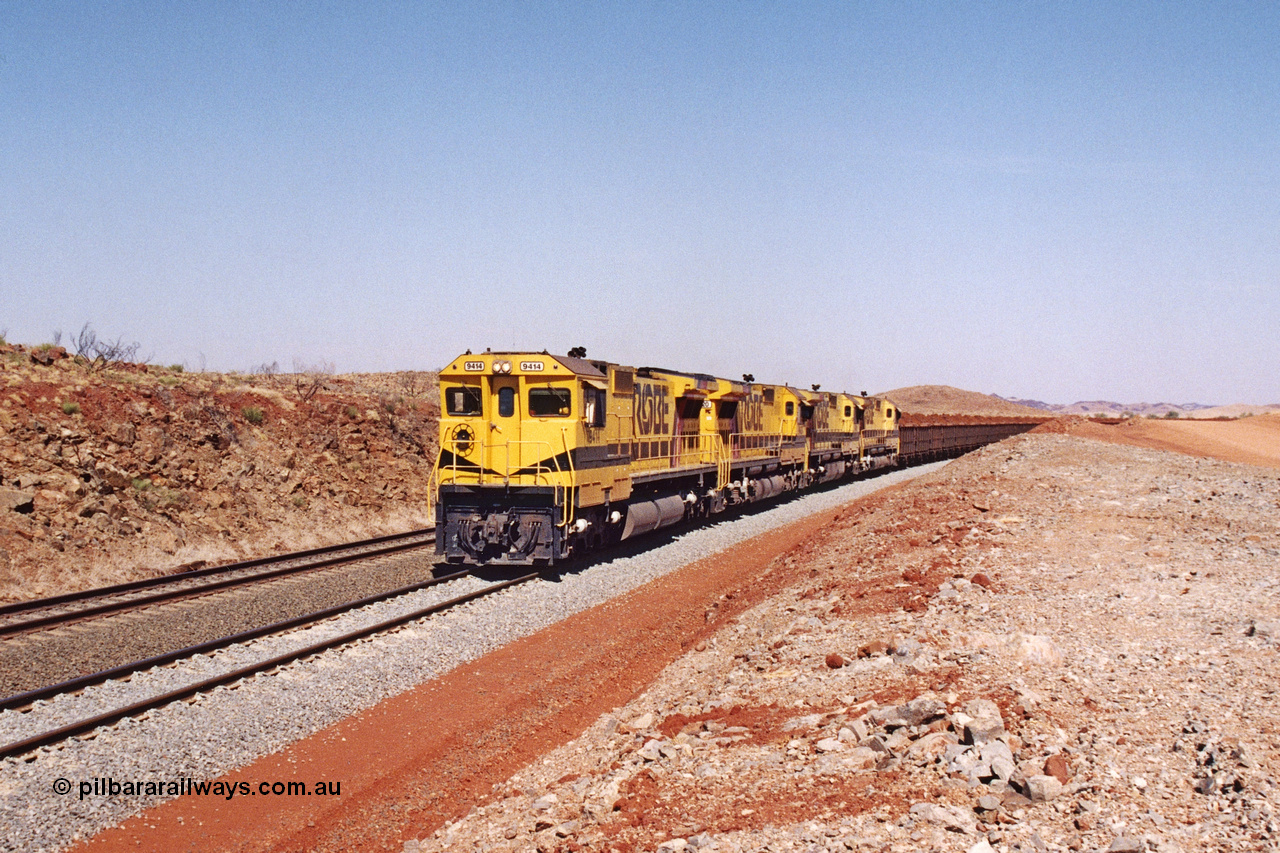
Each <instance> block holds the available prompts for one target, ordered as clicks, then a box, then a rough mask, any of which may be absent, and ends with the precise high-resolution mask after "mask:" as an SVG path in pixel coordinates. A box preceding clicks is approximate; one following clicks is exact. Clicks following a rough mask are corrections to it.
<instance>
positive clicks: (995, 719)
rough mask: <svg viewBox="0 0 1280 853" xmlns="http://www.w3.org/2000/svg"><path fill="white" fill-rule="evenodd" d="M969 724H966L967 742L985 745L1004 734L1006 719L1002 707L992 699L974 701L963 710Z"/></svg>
mask: <svg viewBox="0 0 1280 853" xmlns="http://www.w3.org/2000/svg"><path fill="white" fill-rule="evenodd" d="M962 710H963V711H964V713H965V715H966V716H968V717H969V718H970V719H969V722H968V723H966V724H965V727H964V735H965V740H966V741H967V742H968V743H972V744H984V743H986V742H988V741H992V740H995V739H996V738H998V737H1000V736H1001V735H1003V734H1004V718H1003V717H1001V716H1000V707H999V706H998V705H996V703H995V702H992V701H991V700H990V699H974V700H972V701H971V702H969V703H968V704H966V705H965V706H964V708H963V709H962Z"/></svg>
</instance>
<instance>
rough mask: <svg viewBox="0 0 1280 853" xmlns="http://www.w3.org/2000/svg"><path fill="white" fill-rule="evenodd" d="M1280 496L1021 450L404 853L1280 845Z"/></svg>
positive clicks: (832, 562)
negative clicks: (1279, 517)
mask: <svg viewBox="0 0 1280 853" xmlns="http://www.w3.org/2000/svg"><path fill="white" fill-rule="evenodd" d="M1278 502H1280V477H1278V476H1277V474H1276V472H1275V471H1271V470H1266V469H1256V468H1248V467H1244V466H1237V465H1232V464H1228V463H1223V462H1217V461H1213V460H1204V459H1195V458H1190V457H1185V456H1180V455H1176V454H1170V453H1163V452H1158V451H1151V450H1143V449H1136V448H1132V447H1123V446H1116V445H1108V444H1103V443H1100V442H1094V441H1088V440H1084V439H1078V438H1073V437H1068V436H1061V435H1027V436H1022V437H1019V438H1016V439H1013V440H1010V441H1008V442H1005V443H1002V444H1000V445H997V446H993V447H990V448H986V449H984V450H982V451H979V452H977V453H975V454H971V455H970V456H969V457H966V458H965V459H962V460H958V461H957V462H954V463H952V465H950V466H948V467H947V468H945V469H943V470H942V471H940V472H938V473H936V474H932V475H929V476H927V477H923V478H921V479H920V480H918V481H916V482H915V483H912V484H910V485H908V486H905V487H903V488H902V489H900V490H896V491H894V492H893V493H891V494H887V495H885V496H884V497H883V498H881V499H877V500H873V501H871V502H870V503H869V504H868V506H867V508H866V509H865V510H863V511H862V512H859V513H846V514H845V515H843V517H841V518H839V519H838V520H837V521H836V522H835V528H836V529H835V532H834V533H833V535H832V536H831V537H830V538H829V539H828V541H826V542H825V543H824V544H820V545H818V546H816V547H814V548H802V549H798V550H797V551H796V552H793V553H791V554H789V555H787V556H786V557H784V558H782V560H781V565H780V566H779V569H783V568H785V569H786V570H787V571H788V572H797V573H798V575H797V576H799V577H803V578H804V581H803V582H802V583H800V584H798V585H795V586H793V587H791V588H790V589H788V590H787V592H786V593H784V594H781V595H777V596H774V597H772V598H770V599H769V600H767V601H766V602H764V603H762V604H760V605H758V606H756V607H754V608H752V609H751V610H749V611H747V612H746V613H744V614H743V615H742V616H741V617H739V618H738V619H736V620H735V621H734V622H733V624H731V625H730V626H728V627H726V628H724V629H722V630H720V631H718V632H717V633H715V634H714V635H713V636H712V637H710V639H709V640H707V641H705V642H701V643H699V644H698V645H696V646H695V647H693V648H691V649H690V650H689V652H688V653H687V654H685V655H684V656H683V657H682V658H681V659H679V660H678V661H676V662H675V663H674V664H672V665H671V666H669V667H668V668H667V669H666V670H665V671H664V672H663V674H662V676H661V677H660V678H659V679H658V680H657V681H656V682H655V683H653V684H652V686H651V688H650V689H649V690H648V691H647V692H646V693H644V694H643V695H641V696H639V697H638V698H636V699H635V700H634V701H633V702H631V703H630V704H628V705H627V706H625V707H622V708H618V709H616V710H615V711H614V712H613V713H611V714H608V715H605V716H604V717H602V718H600V719H599V720H598V721H597V722H596V723H595V724H594V725H593V726H592V727H591V728H590V729H588V730H587V731H586V732H585V733H584V734H583V735H582V736H580V737H579V738H577V739H576V740H574V741H573V742H571V743H569V744H568V745H566V746H565V747H563V748H561V749H559V750H556V751H555V752H553V753H551V754H549V755H546V756H544V757H543V758H542V760H540V761H538V762H536V763H534V764H532V765H530V766H529V767H527V768H526V769H525V770H523V771H521V772H520V773H518V774H517V775H516V776H514V777H512V778H511V779H509V780H508V781H507V782H505V783H503V784H500V785H498V786H497V787H496V789H495V790H494V793H493V797H492V799H491V800H490V801H489V802H488V803H486V804H484V805H483V806H480V807H477V808H476V809H474V810H473V811H472V812H471V813H470V814H469V815H467V816H465V817H462V818H460V819H458V820H456V821H454V822H451V823H449V824H447V825H445V826H443V827H442V828H441V829H440V830H439V831H438V832H436V833H435V834H434V835H433V836H431V837H426V838H421V839H416V838H411V839H407V840H406V839H388V841H391V842H394V844H395V845H396V846H402V847H403V849H405V850H406V851H412V850H431V851H436V850H456V849H477V850H486V851H506V850H511V851H515V850H535V849H536V850H619V851H634V850H655V849H656V850H662V851H681V850H699V851H703V850H705V851H763V850H770V851H775V850H887V851H904V853H905V851H915V850H945V851H968V852H969V853H984V851H989V850H996V851H1067V850H1073V851H1074V850H1089V851H1094V850H1099V851H1113V853H1118V851H1193V850H1197V851H1199V850H1203V851H1209V850H1215V851H1216V850H1274V849H1275V839H1276V838H1277V837H1280V835H1278V833H1280V789H1278V788H1277V780H1278V779H1280V742H1278V740H1277V722H1276V721H1277V720H1280V693H1278V692H1277V688H1276V684H1277V683H1278V682H1277V675H1278V674H1280V664H1278V663H1277V655H1278V654H1280V645H1277V644H1278V643H1280V572H1277V568H1280V525H1278V524H1277V522H1276V518H1277V508H1278V507H1280V503H1278Z"/></svg>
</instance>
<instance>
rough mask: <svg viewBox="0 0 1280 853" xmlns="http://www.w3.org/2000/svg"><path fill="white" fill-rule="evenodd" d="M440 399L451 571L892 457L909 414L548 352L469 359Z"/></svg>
mask: <svg viewBox="0 0 1280 853" xmlns="http://www.w3.org/2000/svg"><path fill="white" fill-rule="evenodd" d="M746 379H747V380H749V379H750V377H746ZM440 394H441V398H442V404H443V405H442V410H443V411H442V413H441V416H440V457H439V460H438V461H437V464H436V484H437V489H438V491H437V504H436V531H437V535H436V551H437V553H440V554H443V555H444V556H445V557H446V558H447V559H448V560H449V561H450V562H458V563H477V564H479V563H507V564H538V565H550V564H554V563H556V562H558V561H561V560H564V559H565V558H567V557H569V556H570V555H573V554H579V553H582V552H584V551H587V550H590V549H594V548H600V547H604V546H607V545H611V544H613V543H617V542H620V541H622V540H624V539H628V538H630V537H632V536H638V535H640V534H642V533H647V532H649V531H651V530H656V529H658V528H661V527H666V526H669V525H672V524H676V523H677V522H679V521H681V520H684V519H691V518H701V517H705V516H708V515H712V514H714V513H717V512H722V511H724V510H725V509H726V508H728V507H731V506H735V505H739V504H744V503H749V502H752V501H760V500H767V499H770V498H774V497H777V496H778V495H780V494H783V493H785V492H789V491H793V490H797V489H804V488H807V487H809V486H813V485H816V484H819V483H827V482H831V481H834V480H838V479H841V478H844V477H851V476H853V475H855V474H859V473H862V472H864V471H869V470H872V469H875V468H884V467H890V466H894V465H896V464H897V462H898V444H899V442H898V419H899V417H900V413H899V412H898V411H897V409H896V407H895V406H894V405H893V403H892V402H890V401H888V400H883V399H877V398H874V397H867V396H854V395H851V394H832V393H827V392H822V393H819V392H818V391H816V390H814V391H802V390H800V389H798V388H792V387H789V386H785V385H765V384H760V383H756V382H754V381H742V382H736V381H732V380H728V379H720V378H717V377H714V376H708V375H705V374H699V373H681V372H679V371H675V370H663V369H659V368H654V367H641V368H634V367H626V366H623V365H619V364H611V363H609V362H605V361H596V360H588V359H586V358H577V357H572V356H554V355H549V354H547V353H545V352H543V353H527V352H503V353H495V352H486V353H484V354H482V355H471V354H467V355H463V356H460V357H459V358H457V359H456V360H455V361H453V362H452V363H451V364H450V365H449V366H448V367H446V368H445V369H444V370H442V371H441V372H440Z"/></svg>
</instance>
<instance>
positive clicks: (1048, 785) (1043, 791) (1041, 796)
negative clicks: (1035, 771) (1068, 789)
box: [1027, 774, 1062, 803]
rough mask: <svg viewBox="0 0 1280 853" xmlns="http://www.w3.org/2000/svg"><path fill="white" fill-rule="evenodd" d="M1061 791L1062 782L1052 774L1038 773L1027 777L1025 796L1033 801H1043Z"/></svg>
mask: <svg viewBox="0 0 1280 853" xmlns="http://www.w3.org/2000/svg"><path fill="white" fill-rule="evenodd" d="M1061 793H1062V783H1061V782H1059V781H1058V780H1057V779H1055V778H1054V777H1052V776H1045V775H1043V774H1042V775H1038V776H1032V777H1030V778H1029V779H1027V796H1028V797H1030V799H1031V802H1033V803H1044V802H1048V801H1049V800H1052V799H1053V798H1054V797H1056V796H1058V795H1059V794H1061Z"/></svg>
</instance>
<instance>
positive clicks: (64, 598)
mask: <svg viewBox="0 0 1280 853" xmlns="http://www.w3.org/2000/svg"><path fill="white" fill-rule="evenodd" d="M434 530H435V528H434V527H423V528H420V529H418V530H409V531H406V532H404V533H389V534H387V535H385V536H375V537H373V538H372V539H362V540H360V541H358V542H343V543H341V544H339V545H325V546H324V547H322V548H310V549H308V550H305V551H294V552H292V553H289V554H273V555H271V556H267V557H256V558H254V559H252V560H241V561H239V562H236V563H224V564H223V565H220V566H210V567H208V568H204V569H193V570H191V571H189V572H182V573H180V574H175V575H161V576H160V577H154V578H143V579H142V580H136V581H129V582H128V583H119V584H113V585H112V586H99V587H94V588H93V589H82V590H80V591H78V592H67V593H63V594H62V595H51V596H49V597H48V598H33V599H30V600H28V601H16V602H13V603H11V604H5V605H0V616H9V615H11V614H14V613H23V612H26V611H28V610H39V609H41V608H44V607H57V606H58V605H61V604H72V603H74V602H77V601H86V600H88V599H91V598H106V597H107V596H111V595H122V594H124V593H128V592H134V591H135V590H139V589H147V588H149V587H153V586H163V585H164V584H170V583H180V582H182V581H186V580H191V579H192V578H202V577H209V576H210V575H218V574H226V573H228V572H237V571H242V570H244V569H255V568H257V567H258V566H266V565H270V564H272V563H280V562H284V561H286V560H303V559H306V558H308V557H318V556H321V555H323V554H332V553H335V552H337V551H345V550H350V549H355V548H366V547H369V546H372V545H381V544H383V543H386V542H394V541H397V540H401V539H410V538H413V537H418V536H424V535H427V534H431V533H433V532H434Z"/></svg>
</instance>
